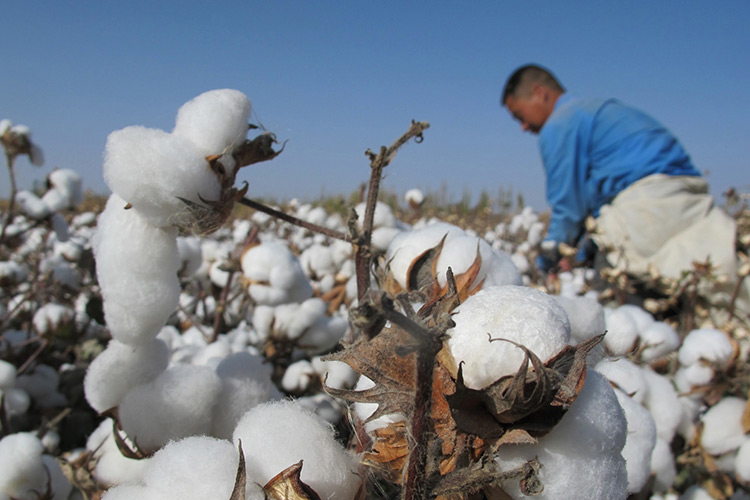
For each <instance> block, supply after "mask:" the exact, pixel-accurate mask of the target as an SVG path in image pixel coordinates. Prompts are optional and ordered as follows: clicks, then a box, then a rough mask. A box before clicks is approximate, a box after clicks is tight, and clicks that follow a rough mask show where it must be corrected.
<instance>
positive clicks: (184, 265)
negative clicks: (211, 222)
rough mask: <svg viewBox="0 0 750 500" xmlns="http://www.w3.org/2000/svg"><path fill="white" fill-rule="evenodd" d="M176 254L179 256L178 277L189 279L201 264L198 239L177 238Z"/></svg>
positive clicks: (201, 255) (192, 237) (201, 253)
mask: <svg viewBox="0 0 750 500" xmlns="http://www.w3.org/2000/svg"><path fill="white" fill-rule="evenodd" d="M177 252H178V254H179V256H180V270H179V274H180V276H181V277H183V278H189V277H191V276H192V275H193V274H195V273H196V272H197V271H198V269H200V267H201V264H202V263H203V252H202V249H201V240H200V238H197V237H195V236H187V237H185V236H180V237H178V238H177Z"/></svg>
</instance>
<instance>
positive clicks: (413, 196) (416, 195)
mask: <svg viewBox="0 0 750 500" xmlns="http://www.w3.org/2000/svg"><path fill="white" fill-rule="evenodd" d="M404 200H405V201H406V203H409V204H413V205H416V206H419V205H421V204H422V203H424V193H422V191H421V190H419V189H417V188H412V189H410V190H408V191H407V192H406V193H405V194H404Z"/></svg>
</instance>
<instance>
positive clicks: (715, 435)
mask: <svg viewBox="0 0 750 500" xmlns="http://www.w3.org/2000/svg"><path fill="white" fill-rule="evenodd" d="M746 407H747V401H746V400H745V399H741V398H735V397H725V398H724V399H722V400H721V401H719V402H718V403H716V404H715V405H714V406H712V407H711V408H709V410H708V411H707V412H706V413H705V414H704V415H703V417H702V418H701V421H702V422H703V433H702V434H701V446H703V449H704V450H706V451H707V452H708V453H710V454H711V455H721V454H723V453H726V452H728V451H732V450H735V449H737V448H739V447H740V446H742V444H743V443H744V442H745V439H746V437H745V430H744V429H743V428H742V413H743V412H744V411H745V408H746Z"/></svg>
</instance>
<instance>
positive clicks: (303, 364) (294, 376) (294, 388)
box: [281, 359, 317, 393]
mask: <svg viewBox="0 0 750 500" xmlns="http://www.w3.org/2000/svg"><path fill="white" fill-rule="evenodd" d="M316 376H317V373H315V369H314V368H313V366H312V364H311V363H310V362H309V361H307V360H306V359H301V360H299V361H296V362H294V363H292V364H291V365H289V366H288V367H287V369H286V371H285V372H284V376H283V377H281V387H282V388H283V389H284V390H285V391H287V392H290V393H303V392H305V391H306V390H307V388H308V387H309V386H310V382H311V381H312V380H313V379H315V378H316Z"/></svg>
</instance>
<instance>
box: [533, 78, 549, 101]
mask: <svg viewBox="0 0 750 500" xmlns="http://www.w3.org/2000/svg"><path fill="white" fill-rule="evenodd" d="M531 93H532V95H534V96H536V97H537V98H538V99H539V100H540V101H542V102H547V101H548V100H549V97H550V95H549V88H547V87H546V86H544V85H542V84H541V83H535V84H534V85H532V87H531Z"/></svg>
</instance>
